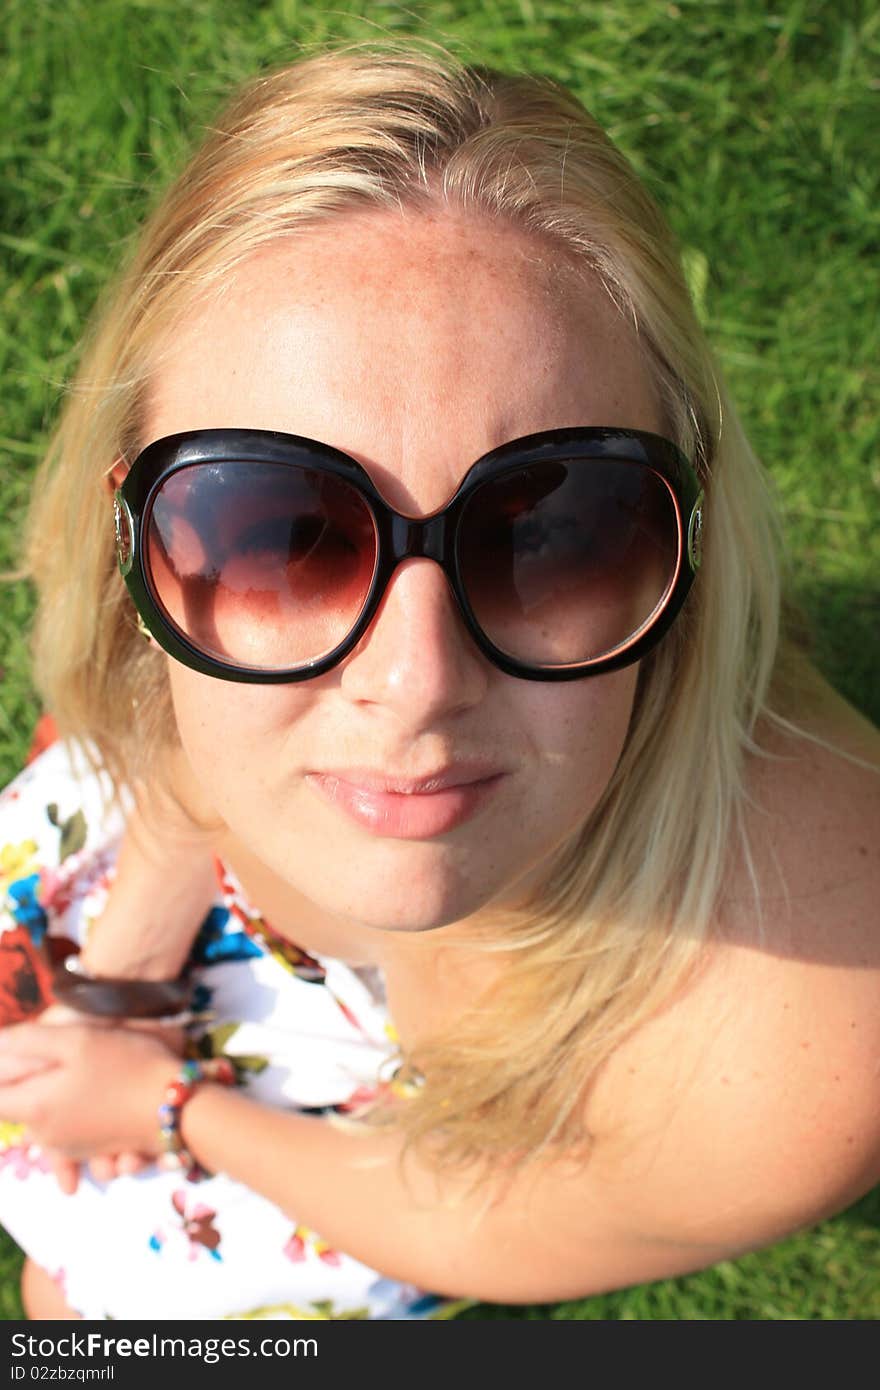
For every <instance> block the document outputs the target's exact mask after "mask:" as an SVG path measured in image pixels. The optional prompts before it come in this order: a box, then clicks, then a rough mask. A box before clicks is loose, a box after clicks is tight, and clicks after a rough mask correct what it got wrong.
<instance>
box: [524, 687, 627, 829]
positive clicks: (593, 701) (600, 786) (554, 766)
mask: <svg viewBox="0 0 880 1390" xmlns="http://www.w3.org/2000/svg"><path fill="white" fill-rule="evenodd" d="M637 679H638V667H636V666H630V667H627V669H626V670H624V671H615V672H613V673H611V674H610V675H607V676H596V677H594V678H592V679H589V680H585V681H571V682H566V683H564V682H560V684H559V685H558V686H555V687H553V686H549V687H543V688H540V687H539V693H538V697H537V700H536V704H537V705H538V706H539V708H538V709H534V710H533V711H532V720H533V721H535V722H534V723H533V727H537V728H538V729H540V730H541V732H540V735H539V742H538V747H537V753H538V757H539V760H540V765H541V767H542V769H543V771H544V773H545V777H544V779H543V780H544V782H545V786H546V788H547V792H548V794H550V795H552V796H554V798H555V799H556V805H557V807H558V809H559V812H560V814H561V815H562V816H563V818H565V817H567V816H572V817H574V818H579V817H581V816H583V815H584V814H588V813H589V811H591V810H592V808H593V807H594V806H595V804H596V802H597V801H598V800H599V798H600V796H601V795H602V793H603V792H604V790H605V788H606V787H607V785H608V782H609V781H610V779H611V776H612V773H613V772H614V769H615V767H616V766H617V763H618V760H619V758H620V755H621V753H622V751H623V746H624V743H625V742H626V735H627V730H628V729H629V723H630V717H631V715H632V708H633V701H634V699H635V691H636V682H637Z"/></svg>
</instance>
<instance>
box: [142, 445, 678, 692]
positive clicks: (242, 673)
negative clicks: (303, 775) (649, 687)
mask: <svg viewBox="0 0 880 1390" xmlns="http://www.w3.org/2000/svg"><path fill="white" fill-rule="evenodd" d="M576 459H583V460H584V461H585V462H592V461H595V460H597V459H623V460H625V461H627V462H632V463H639V464H643V465H644V466H646V467H648V468H650V469H651V470H652V471H653V472H654V473H656V474H657V475H658V476H659V477H661V478H662V479H663V481H664V483H665V484H666V485H667V487H668V489H669V491H670V493H671V496H672V499H673V502H674V506H675V515H676V522H677V526H678V560H677V567H676V573H675V577H674V580H673V582H672V585H671V586H670V588H669V590H668V591H667V597H666V601H665V603H664V604H663V606H662V608H660V609H659V610H656V611H655V613H654V614H653V615H652V617H651V618H650V619H649V620H648V621H647V622H646V623H645V624H643V626H642V628H641V629H639V630H638V631H637V632H636V634H634V635H633V636H632V637H631V638H630V639H629V640H628V641H627V642H626V643H625V644H621V646H620V647H618V648H616V649H615V650H614V651H612V652H611V653H609V654H608V655H607V656H603V657H599V658H597V659H594V660H592V661H589V662H582V663H570V664H567V665H559V666H547V667H540V666H535V665H530V664H527V663H524V662H521V661H518V660H516V659H515V658H513V657H511V656H509V655H508V654H507V653H506V652H503V651H500V650H499V649H498V648H497V647H496V646H494V644H493V643H492V642H491V641H490V640H489V638H488V637H487V636H486V634H485V633H484V632H483V630H482V628H481V627H480V625H479V623H478V622H477V619H476V617H475V615H474V612H473V610H472V608H471V605H470V601H469V599H468V596H467V591H466V589H465V586H464V584H463V582H462V577H461V568H460V562H459V555H458V533H459V525H460V521H461V517H462V515H463V514H464V509H465V506H466V504H467V502H468V501H469V499H470V497H471V496H472V494H473V493H474V491H475V490H476V489H477V488H478V487H479V486H480V485H482V484H483V483H485V482H486V481H487V480H489V479H494V478H496V477H498V476H499V475H502V474H504V473H507V472H512V471H515V470H516V469H518V468H523V467H529V466H530V465H533V464H539V463H544V462H548V461H550V462H552V461H555V460H559V461H564V462H566V463H570V462H572V461H574V460H576ZM223 461H229V462H232V461H235V462H253V463H278V464H281V465H287V466H290V465H291V464H294V463H295V464H296V465H297V466H299V467H307V468H311V469H316V470H317V471H319V472H323V473H328V474H332V475H333V476H334V477H337V478H341V479H343V480H344V481H345V482H347V483H349V484H350V485H351V486H352V487H354V488H355V490H356V491H357V492H358V493H359V494H360V495H361V497H362V498H363V499H364V501H365V502H366V504H367V506H368V508H369V511H370V513H371V516H372V518H373V524H374V526H375V529H376V544H377V555H376V564H375V571H374V574H373V579H372V583H371V585H370V589H369V592H368V593H367V597H366V600H365V602H364V605H363V608H362V610H361V613H360V616H359V618H358V620H357V622H356V623H355V625H354V627H353V628H352V630H351V632H350V633H349V634H348V636H347V637H346V638H345V640H344V641H342V642H340V643H339V645H338V646H337V647H335V648H334V649H333V651H331V652H329V653H328V654H327V655H325V656H322V657H320V658H318V659H316V660H314V661H311V662H309V663H306V664H305V665H302V666H297V667H295V668H293V669H285V670H266V671H260V670H255V669H254V668H252V667H245V666H241V665H239V664H236V663H234V662H226V661H222V660H220V659H219V658H216V657H210V656H206V655H205V653H204V652H202V651H200V650H199V649H198V648H197V647H195V646H193V644H192V643H191V642H189V641H188V640H187V639H186V638H185V637H184V636H183V635H182V634H181V633H180V632H179V631H178V630H177V628H176V627H175V626H174V625H173V624H172V623H171V622H170V621H169V619H168V618H166V616H165V614H164V612H163V611H162V607H161V605H160V603H159V602H158V599H157V597H155V596H154V594H153V592H152V590H151V585H150V579H149V576H148V573H147V568H146V564H145V559H144V556H145V549H146V547H145V546H144V544H143V536H144V531H145V527H146V525H147V524H148V522H149V518H150V514H151V510H152V502H153V499H154V497H155V496H156V495H157V493H158V491H159V489H160V487H161V486H162V484H163V483H164V482H165V481H166V479H167V478H168V477H169V476H170V475H171V474H173V473H176V472H177V471H178V470H179V469H181V468H187V467H190V466H191V465H193V464H196V463H219V462H223ZM114 518H115V526H116V552H117V560H118V563H119V569H120V572H121V574H122V576H123V578H124V580H125V583H126V585H127V587H128V591H129V593H130V595H131V597H132V599H133V601H134V604H135V606H136V608H137V610H138V613H139V614H140V616H141V619H142V620H143V623H144V624H145V625H146V627H147V628H148V629H149V632H150V633H152V635H153V637H155V639H156V641H157V642H158V643H159V645H160V646H161V647H163V648H164V650H165V651H166V652H167V653H168V654H169V656H172V657H174V658H175V659H176V660H177V661H180V662H182V663H183V664H184V665H185V666H189V667H190V668H191V669H192V670H194V671H198V672H200V673H201V674H202V675H205V676H216V677H218V678H219V679H221V680H231V681H240V682H243V683H246V684H250V685H275V684H280V683H293V682H297V681H303V680H311V679H314V678H315V677H317V676H321V675H323V674H324V673H325V672H327V671H330V670H332V669H333V667H334V666H336V665H338V664H339V662H340V661H342V660H343V659H344V658H345V657H346V656H347V655H348V653H349V652H351V651H353V650H354V648H355V647H356V646H357V644H358V643H359V642H360V640H361V638H362V637H363V635H364V633H365V632H366V631H367V629H368V628H369V626H370V624H371V622H372V620H373V618H374V617H375V614H376V611H377V609H378V607H379V604H380V602H381V600H382V597H383V595H384V593H385V591H386V589H387V587H388V583H389V582H390V579H391V576H392V574H393V573H394V571H395V569H396V568H397V566H398V565H399V564H400V563H401V561H402V560H406V559H410V558H414V557H424V558H427V559H431V560H435V561H436V562H437V564H439V565H440V567H441V569H442V570H443V572H444V574H445V575H446V578H447V581H448V582H449V585H450V587H451V589H452V592H453V593H454V595H455V598H456V601H457V604H458V608H459V611H460V613H461V616H462V618H463V620H464V623H465V626H466V627H467V629H468V631H469V632H470V634H471V636H472V638H473V639H474V641H475V643H476V644H477V647H478V648H479V650H480V651H481V652H482V654H483V655H484V656H485V657H487V658H488V660H489V661H491V662H492V663H493V665H494V666H496V667H498V668H499V669H500V670H501V671H503V672H505V674H507V675H509V676H516V677H519V678H520V679H523V680H542V681H565V680H582V679H585V678H586V677H587V676H598V675H603V674H605V673H606V672H609V671H616V670H619V669H621V668H622V667H624V666H629V665H632V664H633V663H634V662H636V661H640V660H641V659H642V658H643V657H644V656H646V655H647V653H648V652H649V651H650V650H651V649H652V648H653V647H654V646H655V645H656V644H657V643H658V642H659V641H660V639H661V638H662V637H663V636H664V635H665V633H666V632H667V631H668V630H669V628H670V626H671V625H672V623H673V621H674V619H675V618H676V616H677V615H678V613H679V611H680V609H681V607H682V604H683V603H684V601H685V599H686V597H687V594H688V591H689V589H690V587H691V584H692V583H693V579H694V576H695V574H696V572H697V570H698V568H699V564H700V557H701V549H702V527H703V491H702V488H701V486H700V483H699V480H698V478H697V476H696V473H695V472H694V469H693V467H692V466H691V464H690V463H689V462H688V460H687V458H686V457H685V455H684V454H683V453H682V452H681V450H680V449H678V448H677V446H676V445H675V444H673V443H672V442H671V441H670V440H668V439H664V438H663V437H662V436H661V435H657V434H651V433H649V432H647V431H645V430H630V429H614V428H605V427H593V426H590V427H586V426H583V427H576V428H570V429H558V430H544V431H541V432H540V433H537V434H528V435H523V436H522V437H521V438H519V439H513V440H510V441H509V442H507V443H505V444H502V445H500V446H499V447H498V448H497V449H492V450H491V451H490V452H489V453H487V454H484V455H483V456H482V457H481V458H479V459H478V460H477V461H476V463H474V464H473V465H472V466H471V467H470V468H469V469H468V471H467V473H466V474H465V476H464V477H463V478H462V480H461V483H460V484H459V486H458V488H457V489H456V491H455V493H454V494H453V496H452V497H451V498H450V500H449V501H448V502H447V504H446V505H445V507H441V508H438V510H437V511H435V512H432V513H431V514H430V515H429V516H423V517H413V516H407V515H406V514H404V513H402V512H397V511H395V510H394V508H392V507H390V506H389V505H388V503H387V502H386V501H385V499H384V497H383V496H382V494H381V493H380V492H379V490H378V488H377V487H376V486H375V484H374V483H373V481H372V479H371V478H370V475H369V473H367V471H366V469H365V468H363V467H362V466H361V464H359V463H358V462H356V460H355V459H353V458H350V457H349V456H348V454H345V453H343V452H342V451H341V450H339V449H335V448H333V447H332V445H329V444H322V443H320V442H319V441H318V440H314V439H307V438H304V437H303V436H300V435H292V434H283V433H280V432H277V431H274V430H250V429H206V430H187V431H184V432H183V433H180V434H172V435H168V436H166V437H165V438H163V439H157V440H156V441H155V442H154V443H152V444H148V445H147V447H146V448H145V449H144V450H143V451H142V452H141V453H140V454H138V456H137V458H136V459H135V460H134V462H133V463H132V465H131V467H130V469H129V471H128V474H127V476H126V478H125V479H124V481H123V483H122V485H121V486H120V487H119V488H118V489H117V490H116V492H115V493H114Z"/></svg>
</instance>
